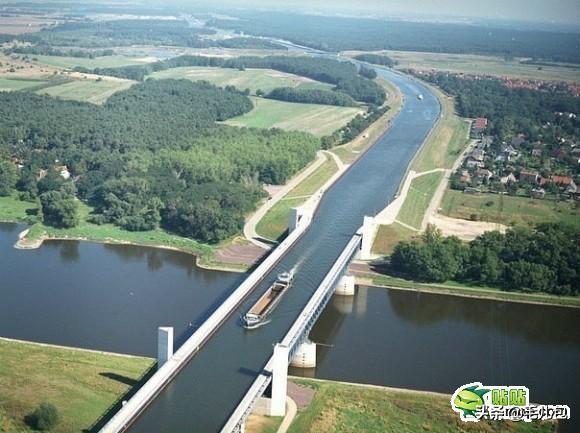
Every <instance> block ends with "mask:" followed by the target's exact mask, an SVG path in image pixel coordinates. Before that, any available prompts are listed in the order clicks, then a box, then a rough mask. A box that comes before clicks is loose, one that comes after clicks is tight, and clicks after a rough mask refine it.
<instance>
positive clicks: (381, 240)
mask: <svg viewBox="0 0 580 433" xmlns="http://www.w3.org/2000/svg"><path fill="white" fill-rule="evenodd" d="M416 235H417V232H415V231H413V230H411V229H409V228H407V227H405V226H402V225H401V224H399V223H398V222H396V221H395V222H394V223H393V224H389V225H382V226H379V230H378V231H377V235H376V237H375V243H374V244H373V250H374V251H380V252H381V254H391V253H392V252H393V249H394V248H395V245H397V244H398V243H399V242H401V241H410V240H411V239H413V238H414V237H415V236H416Z"/></svg>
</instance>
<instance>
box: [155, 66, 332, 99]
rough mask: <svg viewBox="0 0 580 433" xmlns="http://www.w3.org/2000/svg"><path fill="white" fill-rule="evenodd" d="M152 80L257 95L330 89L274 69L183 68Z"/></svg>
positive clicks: (168, 71)
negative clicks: (286, 89) (204, 83)
mask: <svg viewBox="0 0 580 433" xmlns="http://www.w3.org/2000/svg"><path fill="white" fill-rule="evenodd" d="M150 76H151V77H152V78H157V79H166V78H175V79H178V78H187V79H188V80H192V81H198V80H205V81H209V82H210V83H213V84H215V85H217V86H220V87H224V86H235V87H237V88H238V89H240V90H245V89H250V92H251V93H253V94H255V93H256V91H257V90H262V91H263V92H266V93H268V92H270V91H272V90H274V89H275V88H277V87H300V88H319V89H330V88H332V86H331V85H330V84H325V83H320V82H318V81H314V80H311V79H309V78H306V77H300V76H298V75H293V74H287V73H284V72H279V71H274V70H272V69H246V70H245V71H239V70H237V69H226V68H209V67H208V68H205V67H182V68H172V69H166V70H164V71H158V72H154V73H153V74H151V75H150Z"/></svg>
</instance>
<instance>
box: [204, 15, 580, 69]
mask: <svg viewBox="0 0 580 433" xmlns="http://www.w3.org/2000/svg"><path fill="white" fill-rule="evenodd" d="M236 15H237V16H239V17H240V18H242V19H240V20H219V19H214V20H212V21H211V22H210V24H211V25H212V26H215V27H219V28H224V29H230V30H235V31H239V32H244V33H246V34H252V35H260V36H270V37H277V38H282V39H286V40H289V41H291V42H294V43H297V44H299V45H305V46H309V47H313V48H317V49H321V50H329V51H344V50H361V51H378V50H401V51H427V52H442V53H466V54H467V53H473V54H494V55H499V56H508V57H530V58H535V59H544V60H550V61H562V62H572V63H580V51H579V50H578V45H579V44H580V34H578V33H566V32H549V31H539V30H517V29H508V28H492V27H488V26H476V25H468V24H449V23H445V24H437V23H427V22H404V21H384V20H378V19H361V18H342V17H324V16H319V15H291V14H287V13H275V12H261V13H259V12H255V11H252V12H247V13H244V12H238V13H236ZM297 22H299V23H300V26H297V25H296V23H297Z"/></svg>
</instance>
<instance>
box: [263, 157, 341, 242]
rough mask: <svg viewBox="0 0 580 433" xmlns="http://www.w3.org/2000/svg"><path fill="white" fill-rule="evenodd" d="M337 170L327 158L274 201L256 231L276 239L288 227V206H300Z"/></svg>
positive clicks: (332, 161)
mask: <svg viewBox="0 0 580 433" xmlns="http://www.w3.org/2000/svg"><path fill="white" fill-rule="evenodd" d="M337 170H338V167H337V166H336V163H335V162H334V160H333V159H331V158H328V159H327V160H326V162H324V163H323V164H322V165H321V166H320V167H318V169H317V170H315V171H314V173H312V174H311V175H310V176H308V177H307V178H306V179H304V180H303V181H302V182H301V183H300V184H298V185H296V187H294V188H293V189H292V190H291V191H290V192H288V194H287V195H286V196H284V197H283V198H282V200H280V201H279V202H278V203H276V204H275V205H274V206H273V207H272V209H270V210H269V211H268V212H267V213H266V215H264V217H263V218H262V219H261V220H260V221H259V222H258V224H257V225H256V232H257V233H258V234H259V235H260V236H262V237H265V238H266V239H272V240H275V239H278V238H279V237H280V236H282V235H283V234H284V232H285V231H286V230H287V229H288V216H289V215H290V208H292V207H296V206H300V205H301V204H302V203H304V202H305V201H306V200H308V196H310V195H312V194H313V193H315V192H316V191H318V190H319V189H320V188H321V187H322V186H323V185H324V184H325V183H326V182H327V181H328V179H330V178H331V177H332V175H333V174H334V173H336V171H337Z"/></svg>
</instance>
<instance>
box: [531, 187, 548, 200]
mask: <svg viewBox="0 0 580 433" xmlns="http://www.w3.org/2000/svg"><path fill="white" fill-rule="evenodd" d="M531 196H532V198H544V197H545V196H546V190H545V189H544V188H534V189H532V192H531Z"/></svg>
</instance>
